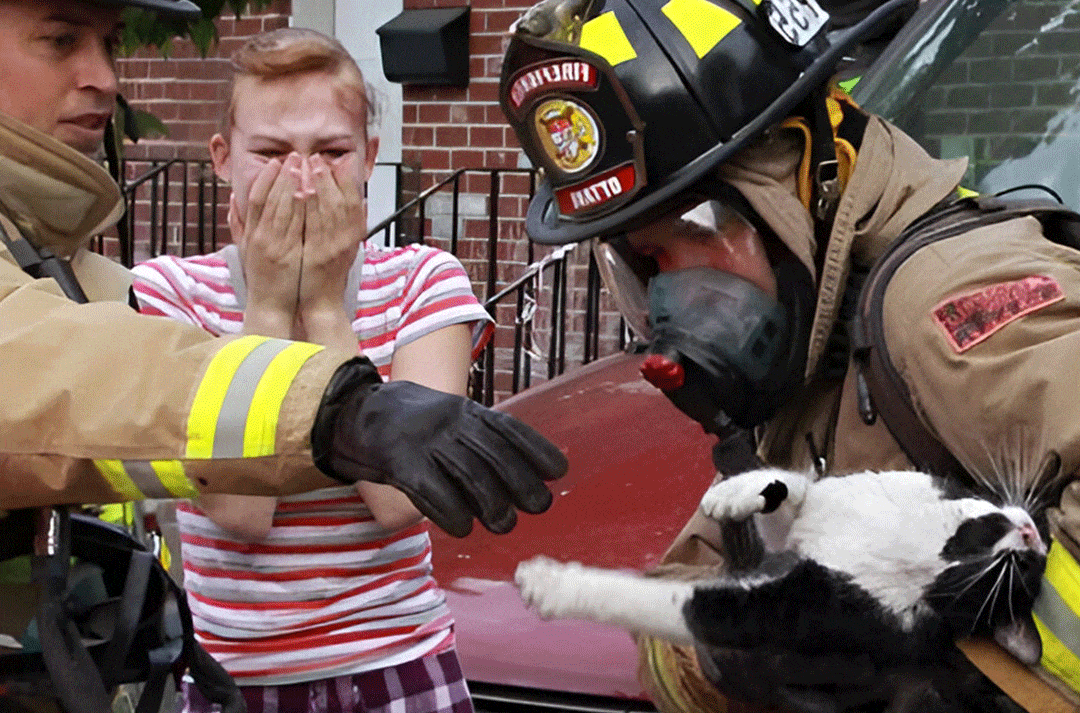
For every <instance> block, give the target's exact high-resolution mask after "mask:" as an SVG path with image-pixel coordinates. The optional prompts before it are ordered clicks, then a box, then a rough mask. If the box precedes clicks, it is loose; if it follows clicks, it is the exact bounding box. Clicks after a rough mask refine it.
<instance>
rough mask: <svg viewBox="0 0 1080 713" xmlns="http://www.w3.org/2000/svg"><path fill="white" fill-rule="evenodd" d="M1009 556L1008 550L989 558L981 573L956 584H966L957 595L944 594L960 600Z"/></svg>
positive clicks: (973, 574) (946, 592)
mask: <svg viewBox="0 0 1080 713" xmlns="http://www.w3.org/2000/svg"><path fill="white" fill-rule="evenodd" d="M1007 554H1008V551H1007V550H1002V551H1001V552H999V553H997V554H996V555H994V556H993V557H991V558H989V559H988V561H987V563H986V566H985V567H983V568H982V569H981V570H980V571H978V572H972V573H971V574H970V575H968V576H967V577H965V578H964V579H961V580H960V581H958V582H957V583H956V584H957V586H960V585H963V584H965V583H966V586H964V587H963V588H961V589H959V590H956V593H955V594H953V593H952V592H950V591H945V592H943V593H944V594H953V597H952V598H953V599H954V600H956V599H959V598H960V597H961V596H962V595H963V594H964V593H966V592H967V591H968V590H969V589H971V588H972V586H974V585H975V584H976V583H977V582H979V581H981V580H982V579H983V577H985V576H986V575H987V574H989V573H990V572H991V571H992V570H993V569H994V568H995V567H997V566H998V564H999V563H1000V560H1002V559H1003V558H1004V557H1005V556H1006V555H1007Z"/></svg>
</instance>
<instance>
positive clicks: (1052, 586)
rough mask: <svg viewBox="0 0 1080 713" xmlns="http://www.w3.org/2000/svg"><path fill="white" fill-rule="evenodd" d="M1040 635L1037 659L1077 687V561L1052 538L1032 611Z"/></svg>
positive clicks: (1079, 612) (1079, 568) (1079, 575)
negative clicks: (1039, 588) (1040, 648)
mask: <svg viewBox="0 0 1080 713" xmlns="http://www.w3.org/2000/svg"><path fill="white" fill-rule="evenodd" d="M1032 614H1033V616H1034V619H1035V626H1036V628H1037V629H1038V630H1039V638H1040V639H1042V649H1043V651H1042V659H1040V661H1039V662H1040V663H1041V664H1042V666H1043V668H1045V669H1046V670H1047V671H1049V672H1050V673H1052V674H1054V675H1055V676H1057V677H1058V678H1060V679H1061V680H1062V681H1064V682H1065V683H1066V684H1068V685H1069V686H1070V687H1072V689H1073V690H1074V691H1080V564H1077V562H1076V560H1074V559H1073V557H1072V555H1070V554H1069V551H1068V550H1066V549H1065V548H1064V547H1063V546H1062V545H1060V544H1059V543H1058V542H1057V541H1056V540H1055V541H1053V542H1052V543H1051V544H1050V553H1049V555H1048V556H1047V558H1046V573H1045V574H1044V575H1043V581H1042V589H1041V590H1040V591H1039V597H1038V599H1036V600H1035V608H1034V611H1033V612H1032Z"/></svg>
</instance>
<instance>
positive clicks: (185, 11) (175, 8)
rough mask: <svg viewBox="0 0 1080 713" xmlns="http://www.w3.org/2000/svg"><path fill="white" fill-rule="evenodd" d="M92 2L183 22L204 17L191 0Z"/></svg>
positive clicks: (102, 0)
mask: <svg viewBox="0 0 1080 713" xmlns="http://www.w3.org/2000/svg"><path fill="white" fill-rule="evenodd" d="M91 2H93V3H94V4H95V5H112V6H114V7H138V8H142V9H143V10H153V11H154V12H157V13H158V14H160V15H165V16H168V17H174V18H177V19H181V20H197V19H199V18H200V17H202V10H201V9H200V8H199V6H198V5H196V4H195V3H193V2H191V0H91Z"/></svg>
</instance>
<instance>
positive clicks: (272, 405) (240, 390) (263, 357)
mask: <svg viewBox="0 0 1080 713" xmlns="http://www.w3.org/2000/svg"><path fill="white" fill-rule="evenodd" d="M322 349H323V347H321V346H319V345H317V344H308V343H305V342H292V341H289V340H286V339H271V338H267V337H258V336H248V337H241V338H239V339H236V340H234V341H232V342H230V343H229V344H227V345H226V346H224V347H223V348H222V349H221V351H219V352H218V353H217V354H215V355H214V358H213V359H211V360H210V365H209V366H208V367H207V370H206V374H205V375H204V376H203V380H202V383H200V384H199V388H198V389H197V390H196V392H195V399H194V401H193V402H192V405H191V414H190V416H189V417H188V443H187V457H188V458H192V459H206V458H251V457H257V456H264V455H270V454H272V453H274V451H275V447H276V444H275V438H276V436H275V434H276V432H277V423H278V416H279V414H280V412H281V406H282V403H284V400H285V394H286V393H287V392H288V390H289V387H290V386H291V385H292V382H293V380H294V379H295V378H296V375H297V374H298V373H299V371H300V368H301V367H302V366H303V365H304V362H306V361H307V360H308V359H310V358H311V356H312V355H314V354H316V353H318V352H319V351H322Z"/></svg>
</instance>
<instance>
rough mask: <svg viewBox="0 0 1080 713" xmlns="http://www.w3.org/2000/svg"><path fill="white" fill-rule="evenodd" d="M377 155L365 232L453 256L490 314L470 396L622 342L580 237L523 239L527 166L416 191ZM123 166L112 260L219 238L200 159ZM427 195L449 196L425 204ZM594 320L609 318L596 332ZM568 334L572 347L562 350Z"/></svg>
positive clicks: (219, 214) (219, 191) (515, 385)
mask: <svg viewBox="0 0 1080 713" xmlns="http://www.w3.org/2000/svg"><path fill="white" fill-rule="evenodd" d="M380 165H381V166H389V167H391V168H393V170H394V171H395V174H394V191H395V195H396V199H395V201H394V205H395V206H397V208H396V210H394V212H393V213H392V214H391V215H389V216H387V217H386V218H385V219H384V220H382V221H380V222H379V223H378V224H376V225H375V226H373V227H372V228H371V230H370V231H369V232H370V236H371V238H373V239H380V238H381V240H382V241H383V243H384V244H387V245H403V244H408V243H413V242H424V243H426V244H430V245H434V246H436V247H440V248H442V249H445V250H447V251H449V252H451V253H452V254H454V255H456V256H457V257H458V258H459V259H460V260H461V261H462V263H463V264H465V265H466V269H468V270H469V271H470V275H471V277H472V279H473V281H474V284H477V285H478V287H479V286H482V292H483V296H482V301H483V303H484V306H485V307H486V308H487V310H488V312H489V313H490V314H491V315H492V316H493V317H495V318H496V323H497V325H498V326H497V329H496V334H495V337H494V338H493V339H492V340H490V342H489V343H488V345H487V346H486V347H485V348H484V350H483V352H482V353H481V356H480V358H479V359H477V361H476V363H475V365H474V373H473V378H472V382H471V387H470V394H471V395H472V397H473V398H475V399H476V400H478V401H481V402H482V403H485V404H489V405H490V404H492V403H494V402H496V401H497V400H499V399H500V398H502V397H504V396H506V395H510V394H515V393H518V392H519V391H522V390H524V389H527V388H529V386H531V385H532V384H533V383H534V381H536V380H543V379H550V378H553V377H555V376H557V375H559V374H561V373H563V372H564V371H566V369H567V368H568V367H572V366H574V364H575V362H577V363H581V364H584V363H588V362H590V361H592V360H594V359H596V358H597V357H599V356H602V355H603V353H605V352H606V353H611V352H614V351H617V350H621V349H623V348H624V347H625V345H626V343H627V340H628V338H629V335H628V333H627V330H626V327H625V325H624V324H623V323H622V321H621V320H617V318H615V321H614V326H611V325H612V324H613V320H612V319H611V318H608V319H602V318H601V316H602V313H604V312H605V308H604V305H603V299H602V292H601V284H600V278H599V271H598V269H597V266H596V262H595V258H594V257H593V256H592V251H591V250H588V249H587V248H588V246H587V245H576V244H575V245H568V246H562V247H560V248H557V249H554V250H551V251H549V252H547V253H546V254H544V255H542V256H540V257H537V256H536V255H535V250H536V249H535V247H534V246H533V244H532V243H530V242H528V241H527V240H526V239H525V237H524V230H523V228H522V221H523V218H522V213H523V211H522V210H520V208H521V207H522V206H524V205H525V203H526V202H527V200H528V198H530V197H531V196H532V193H533V190H534V187H535V180H536V176H535V172H534V171H533V170H532V169H497V168H496V169H493V168H476V169H459V170H456V171H454V172H452V173H451V174H449V175H448V176H447V177H446V178H444V179H442V180H440V181H438V182H437V183H435V184H434V185H432V186H430V187H428V188H426V189H424V190H418V189H417V186H418V185H419V183H420V180H421V178H422V177H421V176H420V174H419V172H417V171H415V170H414V169H411V168H409V167H408V166H403V165H402V164H380ZM128 169H129V170H131V171H132V172H134V171H135V170H139V171H141V172H140V173H138V175H135V176H133V177H132V178H130V179H127V180H124V181H123V185H122V186H121V187H122V190H123V192H124V196H125V199H126V201H127V205H128V207H129V210H128V211H127V213H126V214H125V216H124V217H123V218H122V220H121V221H120V224H119V225H118V226H117V235H116V240H117V242H118V247H117V248H116V251H115V252H114V253H113V254H114V255H115V256H116V257H118V259H119V260H120V262H122V263H123V264H125V265H127V266H129V267H130V266H131V265H132V264H134V263H135V262H138V261H140V260H142V259H146V258H149V257H156V256H158V255H162V254H175V255H180V256H187V255H193V254H203V253H206V252H212V251H214V250H217V249H218V248H219V247H220V244H219V243H223V242H224V236H223V235H220V234H219V225H220V224H222V223H223V221H224V206H225V205H226V201H227V196H228V189H227V188H226V187H224V186H223V185H222V184H221V183H220V181H219V180H218V179H217V177H216V176H215V175H214V173H213V171H212V169H211V166H210V163H209V161H205V160H202V161H199V160H185V159H177V158H170V159H162V160H157V161H155V160H135V159H133V160H130V161H128ZM508 180H516V182H517V183H516V187H515V188H514V190H513V191H512V192H508V191H504V190H503V189H504V186H505V185H506V182H507V181H508ZM484 184H486V185H484ZM466 195H467V196H470V197H472V198H474V199H476V198H478V197H480V196H483V198H484V201H485V206H486V209H485V210H484V211H483V214H482V215H479V214H477V213H476V211H474V212H473V214H471V215H465V213H464V211H462V207H461V203H462V197H463V196H466ZM510 195H513V196H517V197H518V199H519V200H518V201H517V203H516V204H514V201H510V204H512V205H511V206H510V208H511V209H507V208H506V206H507V205H508V204H507V202H506V201H504V198H507V197H508V196H510ZM436 200H438V201H440V203H446V202H448V206H444V210H443V211H442V212H438V211H434V210H433V208H432V206H433V202H434V201H436ZM512 208H518V210H512ZM508 234H509V235H511V237H509V238H508V237H507V236H508ZM219 238H220V240H219ZM515 239H516V240H517V242H519V243H523V244H524V248H523V250H522V249H521V248H518V250H519V252H524V253H525V254H524V256H522V257H523V259H520V260H518V261H511V262H509V263H508V262H507V261H505V260H500V255H501V254H505V253H507V252H508V249H507V246H506V245H505V243H507V242H509V241H510V240H515ZM106 241H107V238H106V239H104V240H103V239H99V242H98V244H97V247H98V249H99V250H100V251H102V252H108V250H107V248H106ZM500 243H503V245H502V248H500ZM477 291H478V292H479V291H481V289H478V290H477ZM606 311H607V312H608V313H611V312H612V310H610V309H608V310H606ZM500 316H501V317H503V320H502V321H503V323H501V324H500V320H499V319H498V318H499V317H500ZM511 320H512V324H511V323H509V322H510V321H511ZM605 322H606V323H608V324H609V329H608V330H607V332H608V333H607V334H602V333H601V332H602V329H601V327H602V325H603V324H604V323H605ZM508 344H509V345H510V346H508ZM568 345H572V347H573V348H572V349H569V350H568ZM500 375H501V376H500Z"/></svg>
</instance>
